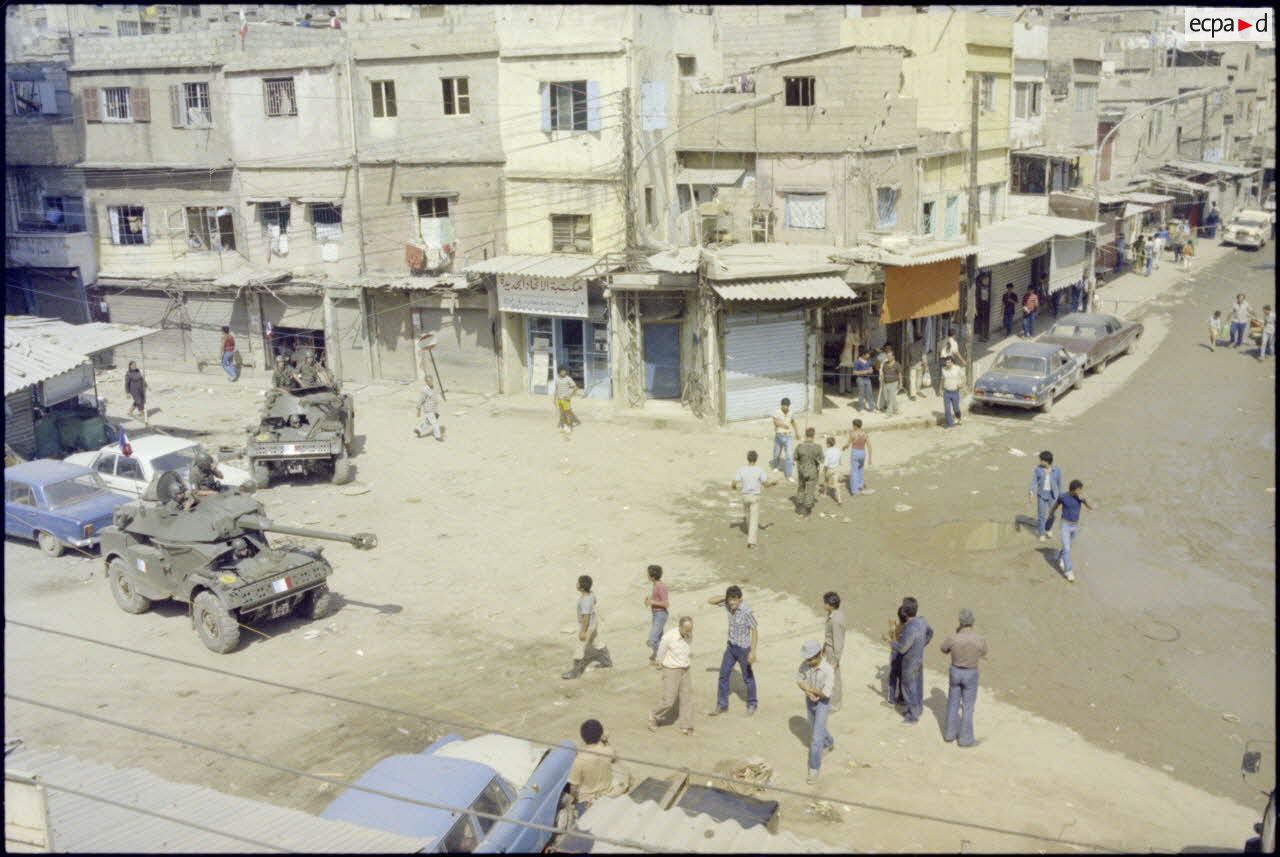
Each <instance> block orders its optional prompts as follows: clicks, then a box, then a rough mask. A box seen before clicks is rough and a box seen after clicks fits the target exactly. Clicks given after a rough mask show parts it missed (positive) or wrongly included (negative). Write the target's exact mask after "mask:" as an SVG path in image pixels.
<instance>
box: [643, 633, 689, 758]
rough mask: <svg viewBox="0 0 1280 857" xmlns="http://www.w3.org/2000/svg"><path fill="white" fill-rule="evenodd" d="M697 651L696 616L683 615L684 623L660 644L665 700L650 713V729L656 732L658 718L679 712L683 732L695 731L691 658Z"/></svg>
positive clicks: (664, 636)
mask: <svg viewBox="0 0 1280 857" xmlns="http://www.w3.org/2000/svg"><path fill="white" fill-rule="evenodd" d="M692 650H693V619H692V618H690V617H689V616H681V617H680V624H679V625H678V626H677V627H675V628H670V629H668V630H667V632H666V633H665V634H663V635H662V642H660V643H659V644H658V666H660V667H661V668H662V701H661V702H659V704H658V707H657V708H655V709H653V711H651V712H649V731H650V732H656V731H657V729H658V719H659V718H662V717H666V716H668V715H670V714H672V713H673V712H674V711H677V710H678V711H679V717H678V719H677V720H676V726H677V727H678V728H679V729H680V734H682V735H692V734H693V676H692V675H691V674H690V672H689V658H690V656H691V654H692Z"/></svg>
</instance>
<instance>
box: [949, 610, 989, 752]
mask: <svg viewBox="0 0 1280 857" xmlns="http://www.w3.org/2000/svg"><path fill="white" fill-rule="evenodd" d="M942 651H943V653H944V654H949V655H951V671H950V688H949V689H948V691H947V726H946V729H945V730H943V733H942V740H943V741H956V742H957V743H958V744H959V745H960V746H961V747H972V746H973V745H974V744H976V743H977V742H976V741H974V740H973V706H974V704H975V703H976V702H977V701H978V659H979V658H985V657H986V656H987V641H986V640H985V639H984V638H983V637H982V635H980V634H978V633H976V632H975V631H974V630H973V611H972V610H970V609H969V608H968V607H964V608H962V609H961V610H960V626H959V627H958V628H956V632H955V633H954V634H949V635H948V636H947V638H946V639H945V640H943V641H942ZM957 739H958V740H957Z"/></svg>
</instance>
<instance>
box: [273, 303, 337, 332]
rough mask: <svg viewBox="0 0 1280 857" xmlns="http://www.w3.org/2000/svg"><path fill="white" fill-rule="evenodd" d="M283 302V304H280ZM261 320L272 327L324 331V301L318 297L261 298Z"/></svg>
mask: <svg viewBox="0 0 1280 857" xmlns="http://www.w3.org/2000/svg"><path fill="white" fill-rule="evenodd" d="M282 302H283V303H282ZM262 320H263V321H264V322H267V321H269V322H271V326H272V327H296V328H301V329H303V330H324V301H323V300H322V299H321V298H320V297H319V296H318V295H281V296H280V297H279V298H277V297H275V296H274V295H271V294H264V295H263V296H262Z"/></svg>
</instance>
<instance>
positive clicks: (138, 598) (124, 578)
mask: <svg viewBox="0 0 1280 857" xmlns="http://www.w3.org/2000/svg"><path fill="white" fill-rule="evenodd" d="M107 577H108V579H110V581H111V595H112V596H113V597H114V598H115V599H116V603H117V604H119V605H120V609H121V610H123V611H124V612H126V613H146V612H147V611H148V610H150V609H151V599H150V598H145V597H143V596H142V595H139V594H138V591H137V590H136V589H134V588H133V584H132V583H131V582H130V581H129V572H128V569H127V568H126V566H125V564H124V560H122V559H120V558H119V557H117V558H115V559H113V560H111V563H110V564H109V565H108V566H107Z"/></svg>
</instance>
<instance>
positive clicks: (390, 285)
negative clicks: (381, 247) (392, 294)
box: [349, 274, 472, 292]
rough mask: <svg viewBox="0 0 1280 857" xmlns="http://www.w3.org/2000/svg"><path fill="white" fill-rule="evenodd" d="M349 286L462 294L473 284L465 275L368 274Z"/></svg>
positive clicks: (352, 281) (353, 281)
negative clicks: (443, 291) (442, 291)
mask: <svg viewBox="0 0 1280 857" xmlns="http://www.w3.org/2000/svg"><path fill="white" fill-rule="evenodd" d="M349 285H351V286H354V287H356V288H362V289H399V290H400V291H409V290H413V289H421V290H423V291H430V290H431V289H442V290H451V291H455V292H461V291H465V290H467V289H469V288H471V285H472V284H471V281H469V280H468V279H467V277H466V275H465V274H440V275H439V276H436V277H422V276H414V275H412V274H388V275H385V276H378V275H377V274H368V275H366V276H364V277H357V278H355V279H353V280H350V281H349Z"/></svg>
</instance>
